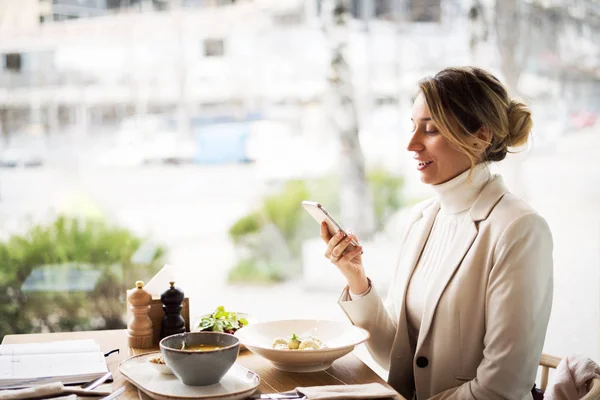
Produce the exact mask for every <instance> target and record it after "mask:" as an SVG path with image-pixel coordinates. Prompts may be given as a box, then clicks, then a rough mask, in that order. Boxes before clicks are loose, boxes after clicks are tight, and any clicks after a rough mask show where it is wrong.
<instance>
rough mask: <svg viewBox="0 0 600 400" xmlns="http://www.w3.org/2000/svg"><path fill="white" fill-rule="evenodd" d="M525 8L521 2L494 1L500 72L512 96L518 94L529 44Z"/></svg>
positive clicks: (517, 0)
mask: <svg viewBox="0 0 600 400" xmlns="http://www.w3.org/2000/svg"><path fill="white" fill-rule="evenodd" d="M525 7H526V5H525V4H523V1H522V0H496V7H495V18H494V27H495V29H496V40H497V44H498V53H499V55H500V70H501V71H502V75H503V76H504V82H505V84H506V86H508V90H509V92H510V93H511V94H513V95H516V94H517V93H518V92H519V90H518V84H519V78H520V77H521V74H522V73H523V70H524V69H525V67H526V62H527V56H528V55H529V50H530V43H531V42H530V40H528V38H530V37H531V35H530V32H529V28H528V27H529V26H530V24H529V21H528V20H527V18H526V15H525V14H526V11H525Z"/></svg>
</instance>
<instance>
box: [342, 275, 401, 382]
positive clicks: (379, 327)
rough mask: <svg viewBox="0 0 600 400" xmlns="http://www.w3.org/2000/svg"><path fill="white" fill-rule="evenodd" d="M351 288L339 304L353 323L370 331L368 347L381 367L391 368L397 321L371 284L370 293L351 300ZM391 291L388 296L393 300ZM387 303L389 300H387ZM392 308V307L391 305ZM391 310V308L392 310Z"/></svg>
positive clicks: (343, 293)
mask: <svg viewBox="0 0 600 400" xmlns="http://www.w3.org/2000/svg"><path fill="white" fill-rule="evenodd" d="M348 291H349V289H348V287H346V288H345V289H344V291H343V292H342V296H341V297H340V299H339V301H338V304H339V305H340V307H341V308H342V310H343V311H344V313H345V314H346V316H348V318H349V319H350V321H351V322H352V324H354V325H356V326H359V327H361V328H364V329H366V330H367V331H369V333H370V337H369V340H367V342H366V345H367V349H368V350H369V352H370V353H371V355H372V356H373V359H375V361H376V362H377V363H378V364H379V365H381V367H383V368H385V369H388V370H389V368H390V353H391V349H392V345H393V343H394V337H395V336H396V321H395V319H394V318H392V317H391V316H390V314H389V313H388V307H386V304H384V302H383V300H382V299H381V297H380V296H379V294H378V293H377V290H376V289H375V288H374V287H373V286H372V285H371V289H370V291H369V293H367V294H365V295H364V296H363V297H360V298H358V299H356V300H352V301H350V294H349V293H348ZM391 292H392V291H390V295H388V298H389V299H390V300H391V297H392V296H391ZM386 303H388V301H387V300H386ZM390 308H392V307H390ZM390 311H391V310H390Z"/></svg>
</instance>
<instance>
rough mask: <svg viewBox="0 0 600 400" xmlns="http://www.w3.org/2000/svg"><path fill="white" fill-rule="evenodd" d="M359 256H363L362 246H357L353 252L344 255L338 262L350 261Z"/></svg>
mask: <svg viewBox="0 0 600 400" xmlns="http://www.w3.org/2000/svg"><path fill="white" fill-rule="evenodd" d="M361 254H363V248H362V246H357V247H356V248H354V249H353V250H350V251H349V252H347V253H346V254H344V255H343V256H342V258H340V261H352V260H353V259H354V258H356V257H358V256H360V255H361Z"/></svg>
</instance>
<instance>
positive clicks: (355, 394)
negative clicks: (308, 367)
mask: <svg viewBox="0 0 600 400" xmlns="http://www.w3.org/2000/svg"><path fill="white" fill-rule="evenodd" d="M296 391H298V392H299V393H302V394H303V395H305V396H306V398H307V399H309V400H336V399H340V400H341V399H380V398H386V397H387V398H389V397H395V396H397V395H398V393H397V392H396V391H395V390H393V389H389V388H387V387H385V386H383V385H382V384H381V383H366V384H362V385H330V386H311V387H297V388H296Z"/></svg>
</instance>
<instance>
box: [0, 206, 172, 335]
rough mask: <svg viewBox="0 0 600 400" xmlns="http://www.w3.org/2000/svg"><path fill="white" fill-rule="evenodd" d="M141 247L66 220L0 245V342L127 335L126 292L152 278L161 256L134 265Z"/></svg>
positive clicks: (127, 237)
mask: <svg viewBox="0 0 600 400" xmlns="http://www.w3.org/2000/svg"><path fill="white" fill-rule="evenodd" d="M141 244H142V238H139V237H137V236H135V235H134V234H132V233H131V232H129V231H128V230H126V229H123V228H120V227H113V226H109V225H107V224H106V223H105V222H103V221H101V220H95V219H90V220H82V219H76V218H69V217H65V216H59V217H57V218H56V220H55V221H54V222H52V223H51V224H49V225H37V226H33V227H32V228H31V229H30V230H29V231H28V232H27V233H26V234H24V235H15V236H12V237H11V238H9V239H8V240H7V241H5V242H3V243H0V337H2V336H3V335H5V334H9V333H25V332H40V331H60V330H84V329H114V328H122V327H124V321H123V314H124V312H125V309H126V308H125V304H124V303H125V293H126V290H127V289H128V288H129V287H130V286H132V282H135V281H136V280H139V279H142V280H147V279H149V278H150V277H152V276H153V275H154V274H155V273H156V272H157V271H158V269H159V268H160V262H159V261H160V259H161V258H162V256H163V255H164V253H165V249H164V248H162V247H160V246H159V247H156V248H155V251H154V254H153V257H152V259H151V260H150V262H149V263H146V264H135V263H133V262H132V261H131V259H132V255H133V254H134V252H135V251H136V250H137V249H138V248H139V246H140V245H141ZM90 285H91V287H87V286H90Z"/></svg>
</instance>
